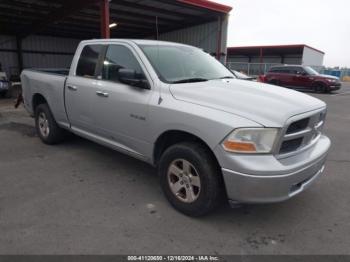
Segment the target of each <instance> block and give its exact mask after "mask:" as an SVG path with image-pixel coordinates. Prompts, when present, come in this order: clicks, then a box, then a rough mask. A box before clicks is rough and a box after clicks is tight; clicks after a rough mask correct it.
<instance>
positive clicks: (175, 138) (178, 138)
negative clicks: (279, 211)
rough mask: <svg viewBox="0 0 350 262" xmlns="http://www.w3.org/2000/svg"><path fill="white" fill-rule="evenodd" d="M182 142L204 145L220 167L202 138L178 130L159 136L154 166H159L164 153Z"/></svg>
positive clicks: (154, 153)
mask: <svg viewBox="0 0 350 262" xmlns="http://www.w3.org/2000/svg"><path fill="white" fill-rule="evenodd" d="M181 142H197V143H200V144H202V145H203V146H204V147H205V148H206V149H207V150H208V152H209V153H210V154H211V156H212V158H213V160H214V161H215V163H216V164H217V166H218V167H219V162H218V159H217V158H216V156H215V154H214V152H213V150H212V149H211V148H210V146H209V145H208V144H207V143H206V142H205V141H204V140H203V139H202V138H200V137H199V136H197V135H195V134H193V133H190V132H187V131H183V130H177V129H172V130H167V131H164V132H163V133H162V134H160V135H159V136H158V138H157V140H156V142H155V143H154V147H153V164H154V165H155V166H157V165H158V163H159V160H160V158H161V156H162V154H163V153H164V151H165V150H166V149H167V148H169V147H170V146H172V145H174V144H177V143H181Z"/></svg>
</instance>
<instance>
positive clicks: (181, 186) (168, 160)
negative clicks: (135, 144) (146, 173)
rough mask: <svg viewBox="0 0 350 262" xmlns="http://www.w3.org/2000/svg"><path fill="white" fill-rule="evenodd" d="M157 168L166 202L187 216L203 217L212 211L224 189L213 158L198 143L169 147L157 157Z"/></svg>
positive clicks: (207, 150)
mask: <svg viewBox="0 0 350 262" xmlns="http://www.w3.org/2000/svg"><path fill="white" fill-rule="evenodd" d="M158 171H159V175H160V182H161V186H162V189H163V192H164V194H165V196H166V197H167V199H168V200H169V202H170V203H171V204H172V206H174V207H175V208H176V209H177V210H179V211H180V212H182V213H184V214H186V215H189V216H202V215H205V214H207V213H209V212H210V211H212V210H214V209H215V208H216V207H217V206H218V205H219V203H220V200H221V196H222V195H223V192H224V191H225V189H224V187H223V185H222V184H223V183H222V182H221V177H222V176H221V172H220V169H219V167H218V165H217V163H216V161H215V159H214V157H213V156H212V154H211V153H210V152H209V149H207V148H206V147H205V146H203V145H201V144H198V143H180V144H175V145H173V146H171V147H169V148H168V149H167V150H166V151H165V152H164V154H163V155H162V157H161V159H160V163H159V167H158Z"/></svg>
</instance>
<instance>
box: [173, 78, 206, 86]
mask: <svg viewBox="0 0 350 262" xmlns="http://www.w3.org/2000/svg"><path fill="white" fill-rule="evenodd" d="M205 81H208V79H206V78H200V77H193V78H186V79H181V80H177V81H173V82H171V83H172V84H181V83H193V82H205Z"/></svg>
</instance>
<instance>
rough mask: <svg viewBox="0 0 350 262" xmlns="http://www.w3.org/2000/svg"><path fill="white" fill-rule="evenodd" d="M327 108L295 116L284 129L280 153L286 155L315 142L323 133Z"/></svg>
mask: <svg viewBox="0 0 350 262" xmlns="http://www.w3.org/2000/svg"><path fill="white" fill-rule="evenodd" d="M325 117H326V109H323V110H319V111H318V112H316V113H315V112H312V113H307V114H303V115H302V116H298V117H294V118H292V119H291V120H290V121H289V122H287V125H286V127H285V128H284V129H283V131H282V138H281V141H280V143H279V146H278V154H279V155H280V156H286V155H290V154H293V153H295V152H298V151H299V150H302V149H304V148H306V147H308V146H309V145H311V144H313V143H314V142H315V141H316V140H317V139H318V138H319V137H320V135H321V131H322V128H323V125H324V120H325Z"/></svg>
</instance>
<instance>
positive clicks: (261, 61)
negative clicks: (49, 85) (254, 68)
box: [260, 47, 263, 74]
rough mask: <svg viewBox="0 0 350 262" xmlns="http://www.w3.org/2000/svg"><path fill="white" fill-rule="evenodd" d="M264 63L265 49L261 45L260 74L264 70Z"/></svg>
mask: <svg viewBox="0 0 350 262" xmlns="http://www.w3.org/2000/svg"><path fill="white" fill-rule="evenodd" d="M262 63H263V49H262V47H260V74H261V72H262Z"/></svg>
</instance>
